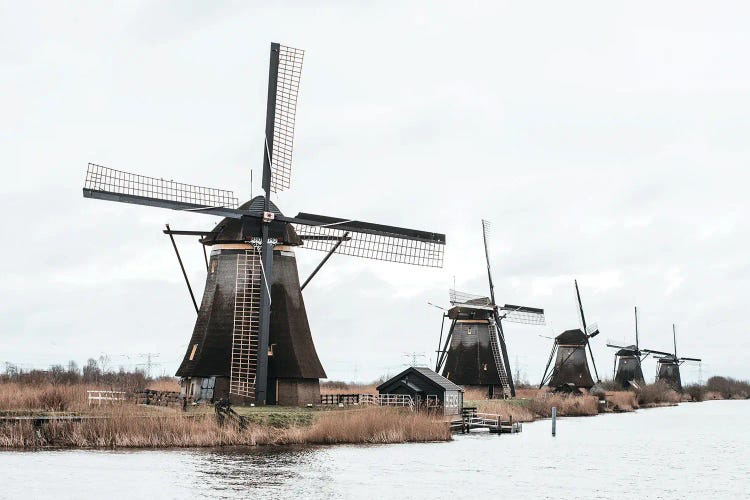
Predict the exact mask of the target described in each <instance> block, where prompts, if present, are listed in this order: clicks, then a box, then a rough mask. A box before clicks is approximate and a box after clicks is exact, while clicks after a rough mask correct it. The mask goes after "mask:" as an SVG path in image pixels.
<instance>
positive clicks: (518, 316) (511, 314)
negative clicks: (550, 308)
mask: <svg viewBox="0 0 750 500" xmlns="http://www.w3.org/2000/svg"><path fill="white" fill-rule="evenodd" d="M500 309H501V310H503V311H506V313H505V314H504V315H503V318H504V319H505V320H507V321H510V322H511V323H520V324H523V325H544V324H545V318H544V309H538V308H536V307H526V306H514V305H511V304H505V305H504V306H503V307H501V308H500Z"/></svg>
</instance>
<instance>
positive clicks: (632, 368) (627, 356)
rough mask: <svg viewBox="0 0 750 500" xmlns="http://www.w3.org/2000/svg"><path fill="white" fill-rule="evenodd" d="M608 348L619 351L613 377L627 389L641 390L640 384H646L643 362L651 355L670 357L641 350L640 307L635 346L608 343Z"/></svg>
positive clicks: (636, 312)
mask: <svg viewBox="0 0 750 500" xmlns="http://www.w3.org/2000/svg"><path fill="white" fill-rule="evenodd" d="M607 347H613V348H615V349H619V350H618V351H617V352H615V366H614V371H613V376H614V379H615V381H616V382H618V383H619V384H620V385H622V387H624V388H625V389H629V388H631V387H632V388H634V389H639V388H640V387H639V384H643V383H644V379H643V369H642V366H641V365H642V362H643V360H644V359H646V357H647V356H648V355H649V354H660V355H667V356H668V355H669V353H666V352H662V351H654V350H653V349H641V348H640V346H639V344H638V307H635V344H632V345H629V346H621V345H616V344H610V343H607Z"/></svg>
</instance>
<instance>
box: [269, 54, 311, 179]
mask: <svg viewBox="0 0 750 500" xmlns="http://www.w3.org/2000/svg"><path fill="white" fill-rule="evenodd" d="M304 56H305V51H304V50H300V49H295V48H292V47H285V46H284V45H281V46H279V70H278V73H277V80H276V106H275V113H274V123H273V147H272V151H271V192H273V193H278V192H280V191H284V190H286V189H289V187H290V186H291V177H292V150H293V146H294V125H295V116H296V113H297V96H298V94H299V82H300V77H301V76H302V60H303V59H304Z"/></svg>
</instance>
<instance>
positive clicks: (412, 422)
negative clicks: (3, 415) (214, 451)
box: [0, 405, 451, 448]
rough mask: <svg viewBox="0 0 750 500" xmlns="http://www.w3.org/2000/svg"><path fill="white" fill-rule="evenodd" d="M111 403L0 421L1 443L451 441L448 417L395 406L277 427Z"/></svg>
mask: <svg viewBox="0 0 750 500" xmlns="http://www.w3.org/2000/svg"><path fill="white" fill-rule="evenodd" d="M145 410H149V408H140V407H136V406H132V405H123V406H116V407H109V408H108V409H107V411H106V412H103V413H100V414H99V415H97V416H96V418H89V419H84V420H82V421H80V422H69V421H53V422H50V423H49V424H47V425H43V426H41V427H38V428H36V429H35V428H34V427H33V425H32V423H31V422H28V421H26V422H21V423H12V424H5V425H0V447H5V448H31V447H40V446H53V447H78V448H158V447H192V446H226V445H250V446H254V445H270V444H304V443H319V444H333V443H400V442H417V441H419V442H422V441H447V440H450V438H451V433H450V428H449V425H448V423H447V422H445V421H443V420H440V419H436V418H433V417H431V416H429V415H426V414H421V413H409V412H404V411H399V410H397V409H391V408H370V409H361V410H353V411H340V412H324V413H323V412H321V414H320V415H319V417H318V418H315V419H314V420H313V422H312V424H311V425H308V426H293V427H289V428H275V427H270V426H263V425H257V424H250V425H249V426H248V428H247V429H245V430H240V429H239V428H237V427H236V426H233V425H225V426H220V425H218V424H217V422H216V420H215V418H214V417H213V416H211V415H207V414H201V415H189V414H188V415H186V414H184V413H181V412H179V411H176V410H171V409H167V408H159V409H158V411H155V410H157V409H151V411H145Z"/></svg>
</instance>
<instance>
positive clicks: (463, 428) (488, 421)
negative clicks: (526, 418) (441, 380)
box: [451, 406, 523, 434]
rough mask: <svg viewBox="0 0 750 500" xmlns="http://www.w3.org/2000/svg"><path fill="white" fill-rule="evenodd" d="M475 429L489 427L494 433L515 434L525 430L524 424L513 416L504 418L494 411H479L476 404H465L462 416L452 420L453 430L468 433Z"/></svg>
mask: <svg viewBox="0 0 750 500" xmlns="http://www.w3.org/2000/svg"><path fill="white" fill-rule="evenodd" d="M473 429H488V430H489V431H490V433H492V434H515V433H517V432H521V431H522V430H523V425H522V424H521V423H520V422H514V421H513V417H510V418H509V419H508V420H503V419H502V417H501V416H500V415H496V414H494V413H479V412H478V411H477V408H476V406H464V407H463V409H462V410H461V417H460V418H457V419H455V420H453V421H451V430H452V431H454V432H458V431H460V432H461V434H466V433H467V432H471V431H472V430H473Z"/></svg>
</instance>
